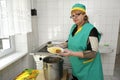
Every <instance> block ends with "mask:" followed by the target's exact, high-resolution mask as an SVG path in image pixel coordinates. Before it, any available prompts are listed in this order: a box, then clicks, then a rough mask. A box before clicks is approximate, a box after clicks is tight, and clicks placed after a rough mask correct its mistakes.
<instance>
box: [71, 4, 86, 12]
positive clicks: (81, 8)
mask: <svg viewBox="0 0 120 80" xmlns="http://www.w3.org/2000/svg"><path fill="white" fill-rule="evenodd" d="M73 10H80V11H83V12H86V7H85V5H83V4H80V3H77V4H74V5H73V7H72V10H71V11H73Z"/></svg>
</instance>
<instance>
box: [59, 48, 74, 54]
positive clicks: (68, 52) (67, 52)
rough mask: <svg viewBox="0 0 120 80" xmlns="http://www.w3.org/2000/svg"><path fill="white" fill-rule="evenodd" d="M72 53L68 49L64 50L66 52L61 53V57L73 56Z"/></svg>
mask: <svg viewBox="0 0 120 80" xmlns="http://www.w3.org/2000/svg"><path fill="white" fill-rule="evenodd" d="M71 53H72V51H70V50H68V49H64V52H62V53H59V55H62V56H71Z"/></svg>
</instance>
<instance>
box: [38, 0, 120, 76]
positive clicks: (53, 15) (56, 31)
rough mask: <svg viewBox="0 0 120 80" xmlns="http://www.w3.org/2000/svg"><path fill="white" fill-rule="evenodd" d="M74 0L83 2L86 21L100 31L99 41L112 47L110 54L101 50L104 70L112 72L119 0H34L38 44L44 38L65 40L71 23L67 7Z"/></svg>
mask: <svg viewBox="0 0 120 80" xmlns="http://www.w3.org/2000/svg"><path fill="white" fill-rule="evenodd" d="M77 2H80V3H83V4H85V5H86V7H87V14H88V16H89V20H90V22H91V23H93V24H94V25H95V26H96V28H97V29H98V30H99V31H100V32H102V33H103V36H102V39H101V42H100V44H109V45H110V46H111V47H112V48H113V49H114V52H113V53H111V54H102V63H103V70H104V74H105V75H113V70H114V64H115V55H116V48H117V38H118V28H119V25H118V23H119V18H120V16H119V14H120V10H119V8H120V6H119V3H120V1H119V0H116V1H114V0H37V2H36V5H37V6H36V8H37V10H38V30H39V31H38V32H39V45H41V44H42V43H44V42H46V41H48V40H55V39H60V40H67V38H68V34H69V30H70V28H71V26H72V24H73V22H72V20H71V19H70V18H69V16H70V10H71V7H72V5H73V4H74V3H77ZM108 67H109V68H108Z"/></svg>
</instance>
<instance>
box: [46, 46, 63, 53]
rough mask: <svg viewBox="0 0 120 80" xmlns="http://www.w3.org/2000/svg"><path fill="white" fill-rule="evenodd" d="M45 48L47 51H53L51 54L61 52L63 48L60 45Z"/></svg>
mask: <svg viewBox="0 0 120 80" xmlns="http://www.w3.org/2000/svg"><path fill="white" fill-rule="evenodd" d="M47 50H48V52H50V53H53V54H57V53H61V52H63V49H62V48H60V47H49V48H48V49H47Z"/></svg>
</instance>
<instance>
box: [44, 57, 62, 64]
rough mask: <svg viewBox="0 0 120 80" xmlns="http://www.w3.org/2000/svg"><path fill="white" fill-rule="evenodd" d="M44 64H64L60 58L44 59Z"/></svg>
mask: <svg viewBox="0 0 120 80" xmlns="http://www.w3.org/2000/svg"><path fill="white" fill-rule="evenodd" d="M43 62H46V63H59V62H63V59H62V58H60V57H51V56H49V57H45V58H44V59H43Z"/></svg>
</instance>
